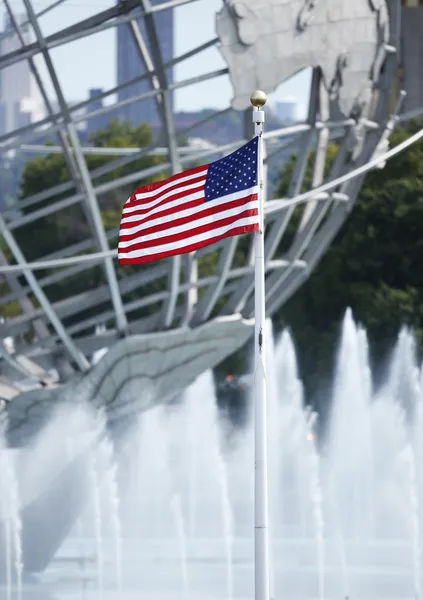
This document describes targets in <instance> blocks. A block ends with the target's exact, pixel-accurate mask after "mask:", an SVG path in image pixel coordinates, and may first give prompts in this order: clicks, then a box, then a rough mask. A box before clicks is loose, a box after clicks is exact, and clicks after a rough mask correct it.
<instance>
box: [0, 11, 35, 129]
mask: <svg viewBox="0 0 423 600" xmlns="http://www.w3.org/2000/svg"><path fill="white" fill-rule="evenodd" d="M16 19H17V21H18V23H19V24H20V26H21V31H22V34H23V37H24V40H25V44H31V43H32V42H33V41H34V37H33V35H32V34H31V30H30V28H29V27H28V25H27V24H25V23H26V21H27V19H26V17H25V16H24V15H18V16H17V17H16ZM20 47H21V43H20V41H19V38H18V36H17V35H16V33H14V28H13V25H12V23H11V21H10V18H9V16H7V15H6V17H5V28H4V32H3V36H2V37H1V40H0V53H1V54H2V55H4V54H8V53H9V52H13V51H15V50H17V49H19V48H20ZM44 114H45V111H44V106H43V101H42V97H41V94H40V92H39V90H38V87H37V84H36V81H35V79H34V77H33V75H32V73H31V71H30V68H29V64H28V61H20V62H17V63H15V64H13V65H12V66H10V67H6V68H5V69H2V70H1V71H0V134H4V133H8V132H10V131H13V130H14V129H19V127H23V126H25V125H27V124H28V123H32V122H34V121H38V120H39V119H42V118H43V116H44Z"/></svg>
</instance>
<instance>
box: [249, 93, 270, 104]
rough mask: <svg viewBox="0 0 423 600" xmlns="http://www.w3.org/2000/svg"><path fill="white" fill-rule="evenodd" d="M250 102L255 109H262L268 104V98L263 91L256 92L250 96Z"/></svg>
mask: <svg viewBox="0 0 423 600" xmlns="http://www.w3.org/2000/svg"><path fill="white" fill-rule="evenodd" d="M250 102H251V104H252V105H253V106H255V108H261V107H262V106H264V105H265V104H266V102H267V96H266V94H265V93H264V92H263V91H262V90H256V91H255V92H253V93H252V94H251V96H250Z"/></svg>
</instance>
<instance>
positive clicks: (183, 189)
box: [122, 177, 206, 215]
mask: <svg viewBox="0 0 423 600" xmlns="http://www.w3.org/2000/svg"><path fill="white" fill-rule="evenodd" d="M205 181H206V178H205V177H201V178H199V180H198V181H196V182H194V183H191V184H189V185H184V186H180V187H179V186H178V187H176V188H172V189H170V190H168V191H167V192H166V193H164V194H160V195H159V196H158V197H156V198H154V200H152V201H151V202H141V201H140V202H134V203H133V204H129V206H128V205H126V206H125V207H124V209H123V211H122V214H124V215H126V214H131V213H137V214H142V213H143V212H146V211H148V210H151V209H152V208H155V207H156V206H159V205H160V204H162V203H163V202H164V201H166V200H171V199H172V198H183V196H184V195H185V194H186V193H187V192H189V191H191V190H197V189H203V188H204V183H205Z"/></svg>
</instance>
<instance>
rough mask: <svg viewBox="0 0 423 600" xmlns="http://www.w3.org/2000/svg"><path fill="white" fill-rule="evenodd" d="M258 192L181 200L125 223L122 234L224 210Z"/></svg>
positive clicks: (253, 190) (130, 233) (247, 199)
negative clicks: (216, 197)
mask: <svg viewBox="0 0 423 600" xmlns="http://www.w3.org/2000/svg"><path fill="white" fill-rule="evenodd" d="M257 192H258V190H256V189H255V188H252V189H251V190H246V191H242V192H238V193H236V194H229V195H228V196H223V197H222V198H218V199H216V200H211V201H210V202H205V199H204V194H202V196H201V197H200V198H195V197H194V198H193V200H192V201H190V202H187V203H183V204H182V205H181V204H180V202H177V203H175V205H174V206H172V207H166V208H167V210H162V211H155V212H154V215H151V216H149V217H148V218H143V219H138V220H137V221H136V222H133V221H131V223H125V224H124V226H122V228H121V235H122V236H124V237H125V236H127V235H132V234H133V233H136V232H137V231H142V230H143V229H144V228H145V227H146V226H147V227H149V226H150V225H151V226H155V225H157V224H159V223H167V222H169V221H171V220H172V219H175V218H179V217H182V218H183V217H188V216H191V215H195V214H198V213H200V212H202V211H206V210H207V209H214V208H215V207H216V208H218V209H220V210H222V211H224V210H227V209H228V208H231V206H238V204H239V201H240V200H241V201H243V202H244V203H245V202H250V200H251V199H252V198H254V199H257ZM193 195H194V194H193ZM234 203H235V204H234ZM153 217H155V218H153Z"/></svg>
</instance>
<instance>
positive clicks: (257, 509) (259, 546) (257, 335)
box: [251, 91, 270, 600]
mask: <svg viewBox="0 0 423 600" xmlns="http://www.w3.org/2000/svg"><path fill="white" fill-rule="evenodd" d="M265 103H266V95H265V94H264V92H261V91H256V92H254V93H253V94H252V95H251V104H252V105H253V106H254V110H253V122H254V132H255V135H256V136H258V183H259V221H260V225H259V230H258V231H257V232H256V233H255V331H254V359H255V361H254V362H255V365H254V409H255V410H254V415H255V419H254V459H255V478H254V567H255V600H269V596H270V577H269V531H268V527H269V514H268V513H269V508H268V491H267V487H268V483H267V399H266V387H267V386H266V371H265V360H266V348H265V343H266V338H265V320H266V307H265V267H264V202H263V187H264V184H263V124H264V111H262V110H261V108H262V107H263V106H264V105H265Z"/></svg>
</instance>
